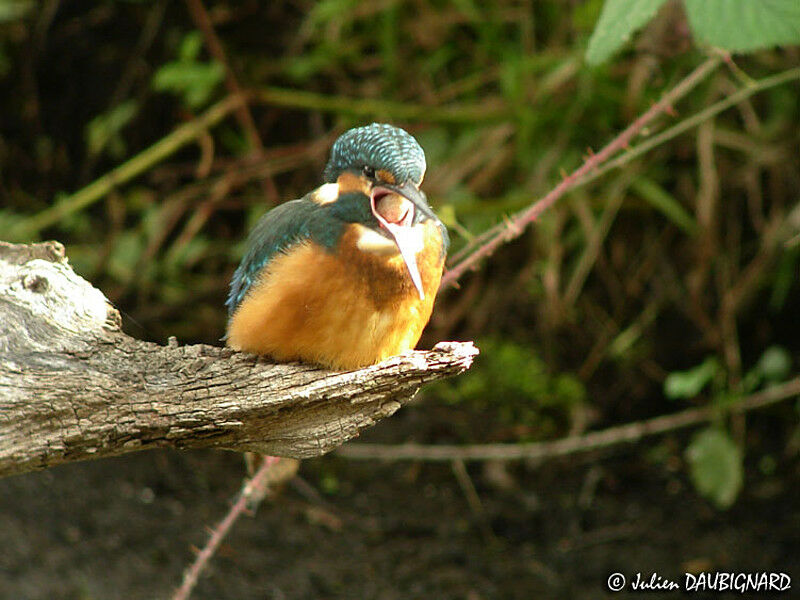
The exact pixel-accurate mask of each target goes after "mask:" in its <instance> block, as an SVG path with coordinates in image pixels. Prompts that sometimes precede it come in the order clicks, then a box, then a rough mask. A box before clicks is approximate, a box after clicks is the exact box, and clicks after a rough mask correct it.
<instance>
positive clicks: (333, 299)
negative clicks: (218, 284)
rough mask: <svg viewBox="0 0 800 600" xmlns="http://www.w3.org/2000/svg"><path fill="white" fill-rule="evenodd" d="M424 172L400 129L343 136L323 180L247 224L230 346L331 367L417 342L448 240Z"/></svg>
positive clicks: (375, 358)
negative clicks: (426, 190) (425, 190)
mask: <svg viewBox="0 0 800 600" xmlns="http://www.w3.org/2000/svg"><path fill="white" fill-rule="evenodd" d="M425 169H426V162H425V153H424V152H423V150H422V148H421V147H420V145H419V143H418V142H417V140H415V139H414V138H413V137H412V136H411V135H409V134H408V133H407V132H406V131H404V130H403V129H400V128H398V127H394V126H392V125H388V124H383V123H373V124H371V125H367V126H364V127H356V128H353V129H350V130H348V131H346V132H345V133H343V134H342V135H341V136H340V137H339V138H338V139H337V140H336V142H335V143H334V144H333V147H332V149H331V154H330V159H329V160H328V163H327V165H326V166H325V170H324V173H323V178H324V183H323V184H322V185H321V186H320V187H318V188H317V189H315V190H313V191H312V192H310V193H308V194H307V195H305V196H304V197H302V198H300V199H298V200H292V201H290V202H286V203H284V204H281V205H280V206H277V207H276V208H273V209H272V210H270V211H268V212H267V213H266V214H265V215H264V216H263V217H262V218H261V220H260V221H259V222H258V223H257V224H256V226H255V227H254V228H253V230H252V231H251V233H250V235H249V237H248V240H247V250H246V252H245V255H244V258H243V259H242V262H241V263H240V264H239V267H238V268H237V269H236V272H235V273H234V275H233V279H232V281H231V286H230V294H229V296H228V300H227V302H226V305H227V307H228V314H229V320H228V327H227V335H226V338H227V344H228V346H230V347H231V348H234V349H236V350H241V351H246V352H251V353H254V354H260V355H266V356H269V357H271V358H272V359H274V360H277V361H280V362H286V361H301V362H308V363H314V364H318V365H322V366H325V367H328V368H331V369H336V370H351V369H358V368H361V367H365V366H368V365H372V364H375V363H378V362H380V361H382V360H384V359H385V358H388V357H390V356H394V355H396V354H401V353H403V352H405V351H406V350H411V349H413V348H414V347H415V346H416V344H417V341H418V340H419V338H420V336H421V335H422V330H423V328H424V327H425V325H426V324H427V322H428V319H429V318H430V315H431V311H432V310H433V302H434V299H435V297H436V292H437V290H438V289H439V283H440V280H441V277H442V269H443V267H444V259H445V256H446V254H447V248H448V245H449V238H448V235H447V230H446V228H445V226H444V224H443V223H442V222H441V221H440V220H439V219H438V218H437V216H436V215H435V213H434V212H433V211H432V210H431V208H430V206H429V205H428V202H427V200H426V197H425V194H424V193H423V192H422V191H421V190H420V184H421V183H422V180H423V178H424V177H425Z"/></svg>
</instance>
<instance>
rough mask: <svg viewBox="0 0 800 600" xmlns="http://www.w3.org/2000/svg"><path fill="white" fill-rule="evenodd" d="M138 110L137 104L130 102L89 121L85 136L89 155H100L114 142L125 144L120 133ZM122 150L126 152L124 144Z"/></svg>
mask: <svg viewBox="0 0 800 600" xmlns="http://www.w3.org/2000/svg"><path fill="white" fill-rule="evenodd" d="M138 110H139V105H138V104H137V102H136V101H135V100H128V101H127V102H123V103H122V104H119V105H117V106H115V107H114V108H112V109H110V110H108V111H106V112H104V113H103V114H100V115H97V116H96V117H95V118H94V119H92V120H91V121H89V123H88V124H87V125H86V134H85V135H86V146H87V149H88V151H89V154H90V155H93V156H95V155H97V154H100V153H101V152H102V151H103V149H105V147H106V146H107V145H109V144H110V143H112V142H114V140H117V141H118V142H119V143H123V142H122V138H120V137H119V133H120V132H121V131H122V129H123V128H124V127H125V126H126V125H127V124H128V123H130V122H131V120H132V119H133V118H134V117H135V116H136V113H137V111H138ZM122 150H123V152H124V143H123V146H122ZM115 158H119V156H117V157H115Z"/></svg>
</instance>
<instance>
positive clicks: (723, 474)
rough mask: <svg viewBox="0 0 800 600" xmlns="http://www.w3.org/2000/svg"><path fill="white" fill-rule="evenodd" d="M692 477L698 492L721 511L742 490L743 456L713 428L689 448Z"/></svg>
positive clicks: (695, 440) (694, 440)
mask: <svg viewBox="0 0 800 600" xmlns="http://www.w3.org/2000/svg"><path fill="white" fill-rule="evenodd" d="M686 459H687V460H688V461H689V474H690V476H691V478H692V483H694V487H695V489H697V491H698V492H699V493H700V494H701V495H702V496H704V497H706V498H708V499H709V500H711V501H712V502H713V503H714V504H716V505H717V507H719V508H723V509H724V508H728V507H729V506H731V505H732V504H733V502H734V501H735V500H736V497H737V496H738V495H739V492H740V491H741V489H742V483H743V481H744V473H743V468H742V453H741V451H740V450H739V448H738V447H737V446H736V444H734V443H733V440H732V439H731V438H730V436H729V435H728V434H727V433H726V432H724V431H721V430H719V429H716V428H713V427H710V428H708V429H706V430H705V431H701V432H700V433H698V434H697V435H696V436H695V437H694V438H693V439H692V442H691V443H690V444H689V447H688V448H686Z"/></svg>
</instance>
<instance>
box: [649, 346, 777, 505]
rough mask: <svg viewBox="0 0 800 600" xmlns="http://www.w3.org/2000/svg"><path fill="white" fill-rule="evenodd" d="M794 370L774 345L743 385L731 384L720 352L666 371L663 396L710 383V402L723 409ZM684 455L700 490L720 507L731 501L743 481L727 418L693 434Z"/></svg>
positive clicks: (688, 393)
mask: <svg viewBox="0 0 800 600" xmlns="http://www.w3.org/2000/svg"><path fill="white" fill-rule="evenodd" d="M791 372H792V365H791V356H790V355H789V352H788V351H787V350H786V349H785V348H782V347H780V346H770V347H769V348H767V349H766V350H765V351H764V354H762V355H761V358H760V359H759V360H758V362H756V364H755V365H754V366H753V368H752V369H750V370H749V371H748V372H747V373H746V374H745V375H744V377H743V378H742V381H741V384H740V386H739V389H729V388H727V387H725V386H726V382H727V381H729V378H727V377H725V373H724V368H723V367H722V365H721V364H720V362H719V360H718V359H717V357H715V356H709V357H708V358H706V359H705V360H704V361H703V362H702V363H701V364H699V365H697V366H696V367H693V368H691V369H688V370H686V371H676V372H673V373H670V374H669V375H667V377H666V378H665V379H664V395H665V396H667V397H668V398H672V399H692V398H695V397H696V396H697V395H698V394H700V393H701V392H702V391H703V390H704V389H705V388H706V387H707V386H710V387H711V399H712V400H711V401H712V402H713V403H714V404H715V405H717V406H718V407H720V408H724V407H725V405H728V404H730V403H733V402H735V401H737V400H741V399H742V396H743V395H744V394H749V393H752V392H754V391H756V390H757V389H759V388H760V387H762V386H768V385H772V384H776V383H781V382H783V381H786V379H787V378H788V377H789V376H790V374H791ZM721 414H722V413H721V412H720V415H721ZM686 457H687V459H688V461H689V469H690V471H689V472H690V474H691V478H692V482H693V483H694V485H695V487H696V488H697V491H698V492H700V493H701V494H702V495H703V496H706V497H707V498H709V499H710V500H711V501H712V502H714V504H716V505H717V506H718V507H719V508H728V507H729V506H730V505H731V504H733V502H734V501H735V500H736V497H737V496H738V494H739V492H740V491H741V488H742V484H743V477H744V475H743V473H744V467H743V464H742V461H743V456H742V450H741V448H740V447H739V446H738V445H737V444H736V443H735V442H734V441H733V439H732V438H731V436H730V434H729V432H728V431H727V428H726V427H725V425H724V423H723V422H721V421H720V422H719V423H717V424H715V425H712V426H711V427H708V428H707V429H705V430H703V431H702V432H700V433H698V434H697V435H695V436H694V437H693V438H692V441H691V443H690V444H689V445H688V447H687V448H686Z"/></svg>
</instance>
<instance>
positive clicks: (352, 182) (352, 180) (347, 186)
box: [336, 172, 372, 196]
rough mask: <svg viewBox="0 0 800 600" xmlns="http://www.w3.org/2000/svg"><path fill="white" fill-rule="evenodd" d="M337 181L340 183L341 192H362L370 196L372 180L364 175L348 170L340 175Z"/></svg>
mask: <svg viewBox="0 0 800 600" xmlns="http://www.w3.org/2000/svg"><path fill="white" fill-rule="evenodd" d="M336 182H337V183H338V184H339V193H340V194H347V193H350V192H361V193H362V194H364V195H365V196H369V192H370V188H371V187H372V186H371V184H370V182H369V181H367V180H366V179H365V178H364V177H361V176H360V175H354V174H353V173H347V172H344V173H342V174H341V175H339V178H338V179H337V180H336Z"/></svg>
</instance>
